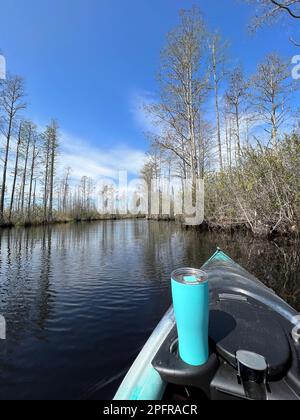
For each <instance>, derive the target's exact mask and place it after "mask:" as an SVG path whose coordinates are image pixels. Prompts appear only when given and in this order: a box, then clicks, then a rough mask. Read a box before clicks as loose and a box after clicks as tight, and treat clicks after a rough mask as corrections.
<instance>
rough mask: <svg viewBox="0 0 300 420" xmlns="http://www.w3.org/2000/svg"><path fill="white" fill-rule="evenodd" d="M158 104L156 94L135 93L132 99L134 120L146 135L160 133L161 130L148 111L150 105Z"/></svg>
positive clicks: (146, 92) (147, 92) (131, 108)
mask: <svg viewBox="0 0 300 420" xmlns="http://www.w3.org/2000/svg"><path fill="white" fill-rule="evenodd" d="M156 102H157V97H156V96H155V94H154V93H152V92H149V91H145V90H144V91H139V92H137V91H136V92H133V93H132V95H131V97H130V110H131V113H132V115H133V120H134V122H135V124H136V125H137V126H138V128H140V129H141V130H142V131H143V132H144V133H148V132H151V133H156V132H160V128H159V127H158V126H157V124H155V123H154V121H153V118H152V117H151V115H149V112H148V111H147V109H146V108H147V106H148V105H153V104H155V103H156Z"/></svg>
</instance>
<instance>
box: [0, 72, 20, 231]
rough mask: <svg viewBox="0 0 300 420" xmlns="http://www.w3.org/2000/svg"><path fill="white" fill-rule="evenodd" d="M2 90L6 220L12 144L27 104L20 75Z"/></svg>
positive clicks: (0, 205)
mask: <svg viewBox="0 0 300 420" xmlns="http://www.w3.org/2000/svg"><path fill="white" fill-rule="evenodd" d="M2 86H3V87H2V90H1V92H0V101H1V102H0V107H1V110H2V113H3V120H4V126H3V130H2V133H3V135H4V138H5V152H4V165H3V174H2V185H1V197H0V222H1V223H3V221H4V207H5V193H6V182H7V166H8V156H9V151H10V144H11V140H12V137H13V135H14V130H15V124H16V120H17V118H18V114H19V113H20V111H22V110H23V109H24V108H25V107H26V105H25V103H24V96H25V94H24V82H23V79H21V78H20V77H9V78H8V79H7V80H6V81H5V82H4V83H3V84H2Z"/></svg>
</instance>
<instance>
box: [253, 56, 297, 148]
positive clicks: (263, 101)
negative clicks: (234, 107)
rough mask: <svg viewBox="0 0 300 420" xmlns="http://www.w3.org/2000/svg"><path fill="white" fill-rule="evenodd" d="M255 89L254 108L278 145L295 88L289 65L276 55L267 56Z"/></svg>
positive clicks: (260, 66) (254, 83)
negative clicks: (279, 135)
mask: <svg viewBox="0 0 300 420" xmlns="http://www.w3.org/2000/svg"><path fill="white" fill-rule="evenodd" d="M253 87H254V91H253V105H254V108H255V110H256V112H257V115H258V118H259V119H260V120H263V122H264V123H265V126H266V128H265V130H266V132H267V133H269V134H270V140H271V143H272V144H273V145H276V144H277V142H278V140H279V139H278V133H279V129H280V128H281V127H282V126H283V125H284V124H285V123H286V121H287V119H288V116H289V113H290V104H289V99H290V95H291V93H292V92H293V88H294V84H293V82H292V81H291V78H290V71H289V66H288V64H287V63H286V62H285V61H284V60H282V59H281V58H280V57H279V56H278V55H276V54H271V55H269V56H267V58H266V60H265V62H263V63H261V64H259V66H258V69H257V74H256V75H255V77H254V78H253Z"/></svg>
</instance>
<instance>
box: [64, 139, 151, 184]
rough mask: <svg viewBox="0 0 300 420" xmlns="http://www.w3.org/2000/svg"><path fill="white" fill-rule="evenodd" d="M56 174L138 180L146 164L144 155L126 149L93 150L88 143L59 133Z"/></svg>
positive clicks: (139, 151) (73, 177)
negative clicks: (124, 175)
mask: <svg viewBox="0 0 300 420" xmlns="http://www.w3.org/2000/svg"><path fill="white" fill-rule="evenodd" d="M60 143H61V152H60V157H59V172H60V173H61V172H62V171H63V170H64V168H66V167H71V168H72V179H73V180H74V181H76V180H79V179H80V178H82V177H83V176H88V177H91V178H93V179H94V180H95V181H100V180H102V179H103V178H110V179H118V176H119V171H127V172H128V175H129V176H138V175H139V172H140V170H141V168H142V166H143V164H144V162H145V152H144V151H142V150H139V149H135V148H132V147H129V146H127V145H116V146H112V147H110V148H104V147H102V146H95V145H92V144H90V143H89V142H88V141H86V140H83V139H80V138H78V137H74V136H73V135H71V134H69V133H66V132H64V131H61V142H60Z"/></svg>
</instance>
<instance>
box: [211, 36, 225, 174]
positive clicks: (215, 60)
mask: <svg viewBox="0 0 300 420" xmlns="http://www.w3.org/2000/svg"><path fill="white" fill-rule="evenodd" d="M210 50H211V60H210V61H211V68H212V75H213V85H214V93H215V112H216V127H217V142H218V152H219V162H220V168H221V170H223V168H224V165H223V150H222V136H221V115H220V104H219V93H220V87H221V86H220V85H221V83H222V80H223V79H224V77H225V74H226V70H225V67H226V61H227V56H226V50H227V43H226V42H225V43H224V42H222V40H221V37H220V35H219V34H215V35H213V37H212V40H211V42H210Z"/></svg>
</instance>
